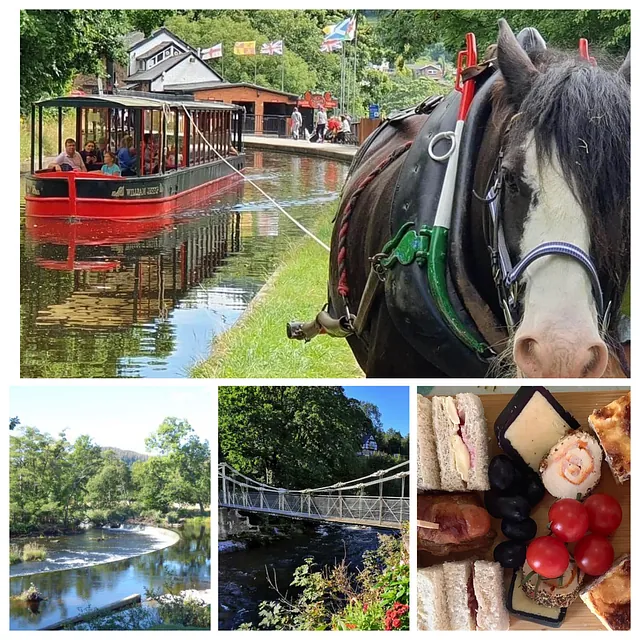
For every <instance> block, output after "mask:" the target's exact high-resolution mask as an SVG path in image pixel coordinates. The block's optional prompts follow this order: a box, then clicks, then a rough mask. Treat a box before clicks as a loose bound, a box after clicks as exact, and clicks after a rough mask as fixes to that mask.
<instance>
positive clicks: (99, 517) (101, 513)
mask: <svg viewBox="0 0 640 640" xmlns="http://www.w3.org/2000/svg"><path fill="white" fill-rule="evenodd" d="M87 518H88V519H89V522H91V524H93V525H94V526H96V527H102V526H104V525H105V524H107V522H108V514H107V510H106V509H90V510H89V511H87Z"/></svg>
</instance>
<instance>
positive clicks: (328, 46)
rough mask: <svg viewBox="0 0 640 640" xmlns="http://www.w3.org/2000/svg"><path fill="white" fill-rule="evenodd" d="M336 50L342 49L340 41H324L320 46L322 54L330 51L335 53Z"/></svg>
mask: <svg viewBox="0 0 640 640" xmlns="http://www.w3.org/2000/svg"><path fill="white" fill-rule="evenodd" d="M337 49H342V41H341V40H325V41H324V42H323V43H322V44H321V45H320V51H322V53H331V51H336V50H337Z"/></svg>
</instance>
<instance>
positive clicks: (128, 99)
mask: <svg viewBox="0 0 640 640" xmlns="http://www.w3.org/2000/svg"><path fill="white" fill-rule="evenodd" d="M35 104H36V105H37V106H39V107H88V108H92V109H100V108H103V109H107V108H108V109H163V108H164V107H165V106H166V107H168V108H175V107H182V106H184V107H186V108H187V109H188V110H197V109H201V110H209V111H216V110H218V111H219V110H225V111H228V110H229V109H234V110H241V109H242V107H240V106H238V105H235V104H227V103H225V102H213V101H212V100H175V99H174V100H159V99H157V98H142V97H139V96H124V95H120V94H115V95H112V94H103V95H84V96H61V97H59V98H50V99H48V100H41V101H40V102H36V103H35Z"/></svg>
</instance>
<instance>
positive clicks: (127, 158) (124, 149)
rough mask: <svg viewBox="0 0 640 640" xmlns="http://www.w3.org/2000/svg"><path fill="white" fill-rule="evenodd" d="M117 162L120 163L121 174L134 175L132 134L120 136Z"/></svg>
mask: <svg viewBox="0 0 640 640" xmlns="http://www.w3.org/2000/svg"><path fill="white" fill-rule="evenodd" d="M118 164H119V165H120V173H121V175H123V176H135V175H136V149H135V147H134V146H133V137H132V136H125V137H124V138H122V142H121V144H120V149H118Z"/></svg>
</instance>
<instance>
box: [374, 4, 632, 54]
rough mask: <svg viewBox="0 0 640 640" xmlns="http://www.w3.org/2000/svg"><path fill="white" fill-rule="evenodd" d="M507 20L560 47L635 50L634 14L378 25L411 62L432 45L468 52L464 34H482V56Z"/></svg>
mask: <svg viewBox="0 0 640 640" xmlns="http://www.w3.org/2000/svg"><path fill="white" fill-rule="evenodd" d="M499 18H506V19H507V21H508V22H509V24H510V25H511V27H512V29H514V31H519V30H520V29H523V28H524V27H536V28H537V29H538V30H539V31H540V33H541V34H542V36H543V37H544V38H545V39H546V40H547V41H548V43H549V44H550V45H551V46H553V47H556V48H560V49H567V50H577V46H578V39H579V38H581V37H582V38H588V40H589V42H590V45H591V46H592V47H593V48H594V49H603V50H606V51H608V52H610V53H613V54H617V55H621V54H625V53H626V52H627V50H628V49H629V46H630V40H631V23H630V12H629V11H628V10H618V9H613V10H612V9H604V10H586V9H585V10H578V11H575V10H557V9H545V10H526V11H520V10H517V9H512V10H502V9H501V10H484V9H482V10H476V9H473V10H446V11H442V10H409V11H405V10H396V11H390V12H388V13H386V14H385V15H384V17H383V18H382V19H381V20H380V21H379V22H378V24H377V25H376V29H377V33H378V36H379V38H380V41H381V43H382V44H383V45H384V46H386V47H387V48H389V49H390V50H392V51H394V52H395V53H396V54H397V55H404V56H405V57H407V58H408V59H415V58H417V57H418V56H420V55H421V54H422V53H423V52H424V51H425V49H427V47H429V45H433V44H434V43H436V42H442V43H443V44H444V46H445V47H446V49H447V51H448V52H449V54H455V53H456V52H457V51H458V50H459V49H462V48H464V47H463V45H464V34H465V33H466V32H468V31H473V32H474V33H475V34H476V38H477V42H478V48H479V51H480V52H482V51H484V49H485V48H486V47H487V46H488V45H489V44H491V43H493V42H495V41H496V37H497V33H498V27H497V25H498V19H499Z"/></svg>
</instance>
